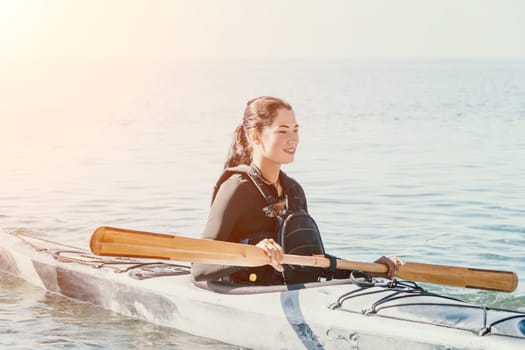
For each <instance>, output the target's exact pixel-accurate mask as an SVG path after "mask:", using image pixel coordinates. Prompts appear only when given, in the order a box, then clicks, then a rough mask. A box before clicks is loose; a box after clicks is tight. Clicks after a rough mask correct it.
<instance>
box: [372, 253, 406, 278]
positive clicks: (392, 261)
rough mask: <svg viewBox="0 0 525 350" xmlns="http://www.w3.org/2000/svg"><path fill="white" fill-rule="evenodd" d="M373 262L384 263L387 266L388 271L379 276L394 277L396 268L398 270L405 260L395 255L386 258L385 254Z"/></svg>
mask: <svg viewBox="0 0 525 350" xmlns="http://www.w3.org/2000/svg"><path fill="white" fill-rule="evenodd" d="M375 262H376V263H378V264H383V265H386V266H387V267H388V271H387V272H386V273H385V274H384V275H382V276H380V277H386V278H388V279H392V278H394V276H395V275H396V272H397V270H399V267H400V266H402V265H405V262H404V261H403V260H401V259H399V258H397V257H393V258H387V257H386V256H382V257H380V258H379V259H377V260H376V261H375Z"/></svg>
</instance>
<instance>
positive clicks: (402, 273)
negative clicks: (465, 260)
mask: <svg viewBox="0 0 525 350" xmlns="http://www.w3.org/2000/svg"><path fill="white" fill-rule="evenodd" d="M396 276H398V277H399V278H403V279H407V280H412V281H419V282H428V283H435V284H443V285H447V286H455V287H462V288H474V289H485V290H492V291H501V292H513V291H515V290H516V288H517V287H518V276H517V275H516V274H515V273H514V272H510V271H497V270H483V269H473V268H468V267H458V266H445V265H431V264H422V263H412V262H407V263H406V264H405V265H404V266H400V268H399V271H398V272H397V273H396Z"/></svg>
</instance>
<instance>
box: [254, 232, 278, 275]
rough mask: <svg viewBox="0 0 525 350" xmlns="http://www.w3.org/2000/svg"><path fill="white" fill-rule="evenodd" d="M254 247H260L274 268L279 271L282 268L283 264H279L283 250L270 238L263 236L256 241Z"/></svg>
mask: <svg viewBox="0 0 525 350" xmlns="http://www.w3.org/2000/svg"><path fill="white" fill-rule="evenodd" d="M256 247H259V248H262V249H263V250H264V252H265V253H266V255H268V256H269V257H270V262H271V265H272V266H273V268H274V269H276V270H277V271H279V272H282V271H283V270H284V268H283V266H282V265H281V260H282V258H283V250H282V248H281V246H280V245H279V244H278V243H277V242H275V241H274V240H273V239H271V238H265V239H263V240H262V241H260V242H259V243H257V244H256Z"/></svg>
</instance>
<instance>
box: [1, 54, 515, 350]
mask: <svg viewBox="0 0 525 350" xmlns="http://www.w3.org/2000/svg"><path fill="white" fill-rule="evenodd" d="M0 77H1V78H0V96H1V98H0V100H1V102H0V230H1V231H4V232H13V231H18V232H27V233H31V234H33V235H38V236H41V237H44V238H46V239H51V240H55V241H60V242H65V243H68V244H73V245H77V246H79V247H82V248H87V242H88V240H89V237H90V234H91V233H92V232H93V230H94V229H95V228H96V227H98V226H100V225H111V226H117V227H125V228H130V229H138V230H148V231H153V232H162V233H172V234H178V235H187V236H193V237H198V236H199V235H200V233H201V231H202V230H203V227H204V225H205V222H206V216H207V212H208V208H209V202H210V196H211V191H212V188H213V184H214V183H215V181H216V179H217V177H218V176H219V174H220V173H221V169H222V166H223V162H224V160H225V156H226V152H227V148H228V146H229V143H230V140H231V136H232V132H233V130H234V128H235V127H236V126H237V125H238V124H239V123H240V121H241V118H242V113H243V109H244V106H245V104H246V101H247V100H249V99H251V98H252V97H256V96H260V95H275V96H279V97H282V98H284V99H285V100H287V101H288V102H290V103H291V104H292V105H293V107H294V110H295V113H296V116H297V120H298V122H299V124H300V138H301V139H300V145H299V148H298V150H297V154H296V159H295V162H294V163H293V164H289V165H286V166H284V167H283V169H284V170H285V171H286V172H287V173H288V174H289V175H290V176H292V177H293V178H295V179H296V180H298V181H299V182H300V183H301V184H302V186H303V187H304V189H305V191H306V194H307V197H308V205H309V211H310V213H311V214H312V215H313V216H314V217H315V218H316V220H317V221H318V224H319V227H320V229H321V231H322V234H323V237H324V240H325V246H326V248H327V250H328V251H329V252H331V253H333V254H335V255H338V256H341V257H344V258H348V259H352V260H358V261H374V260H375V259H377V258H378V257H380V256H381V255H387V256H398V257H400V258H402V259H404V260H407V261H415V262H427V263H435V264H450V265H459V266H467V267H478V268H486V269H497V270H510V271H515V272H516V273H517V274H518V275H519V278H520V286H519V287H518V290H517V291H516V292H514V293H512V294H506V293H496V292H486V291H478V290H465V289H459V288H447V287H443V286H436V285H427V286H426V287H428V288H429V289H430V290H432V291H437V292H440V293H445V294H447V295H452V296H455V297H460V298H463V299H465V300H467V301H470V302H476V303H483V304H488V305H491V306H497V307H504V308H512V309H518V310H522V311H525V286H524V284H525V248H524V247H525V61H161V60H159V61H96V60H85V61H82V60H77V61H38V62H30V61H27V62H2V64H1V65H0ZM0 277H1V279H0V281H1V282H0V347H2V348H10V349H32V348H37V347H38V348H40V349H55V348H78V349H82V348H86V349H87V348H111V349H128V348H140V349H156V348H178V349H184V348H191V349H195V348H202V349H216V348H225V349H226V348H234V347H230V346H228V345H222V344H218V343H216V342H213V341H210V340H206V339H202V338H196V337H193V336H190V335H187V334H184V333H181V332H178V331H176V330H171V329H166V328H162V327H157V326H155V325H151V324H148V323H146V322H142V321H138V320H133V319H129V318H126V317H123V316H120V315H117V314H115V313H112V312H109V311H105V310H102V309H100V308H98V307H95V306H92V305H90V304H85V303H79V302H76V301H73V300H70V299H67V298H64V297H61V296H59V295H55V294H51V293H47V292H45V291H43V290H41V289H39V288H38V287H34V286H32V285H29V284H27V283H26V282H24V281H22V280H19V279H18V278H15V277H13V276H8V275H4V274H1V275H0ZM218 322H220V320H219V319H218Z"/></svg>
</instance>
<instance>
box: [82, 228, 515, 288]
mask: <svg viewBox="0 0 525 350" xmlns="http://www.w3.org/2000/svg"><path fill="white" fill-rule="evenodd" d="M90 247H91V251H92V252H93V253H95V254H97V255H109V256H127V257H140V258H154V259H168V260H178V261H191V262H200V263H210V264H223V265H234V266H262V265H267V264H269V263H270V258H269V257H268V256H267V255H266V254H265V253H264V251H263V250H262V249H261V248H258V247H255V246H253V245H248V244H240V243H231V242H223V241H215V240H209V239H199V238H190V237H181V236H173V235H166V234H159V233H150V232H141V231H134V230H126V229H120V228H113V227H99V228H97V229H96V230H95V232H94V233H93V235H92V237H91V242H90ZM282 263H283V264H291V265H302V266H316V267H325V268H327V267H329V266H330V260H329V259H327V258H325V257H318V256H302V255H290V254H285V255H284V257H283V260H282ZM337 268H338V269H343V270H361V271H367V272H371V273H374V272H375V273H385V272H387V270H388V268H387V266H386V265H383V264H377V263H365V262H356V261H350V260H343V259H338V260H337ZM396 276H397V277H399V278H401V279H406V280H412V281H419V282H428V283H435V284H442V285H448V286H455V287H464V288H476V289H486V290H494V291H502V292H513V291H514V290H516V287H517V286H518V277H517V276H516V274H515V273H514V272H508V271H496V270H482V269H472V268H466V267H458V266H445V265H432V264H421V263H413V262H407V263H405V265H403V266H400V267H399V270H398V271H397V273H396Z"/></svg>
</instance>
